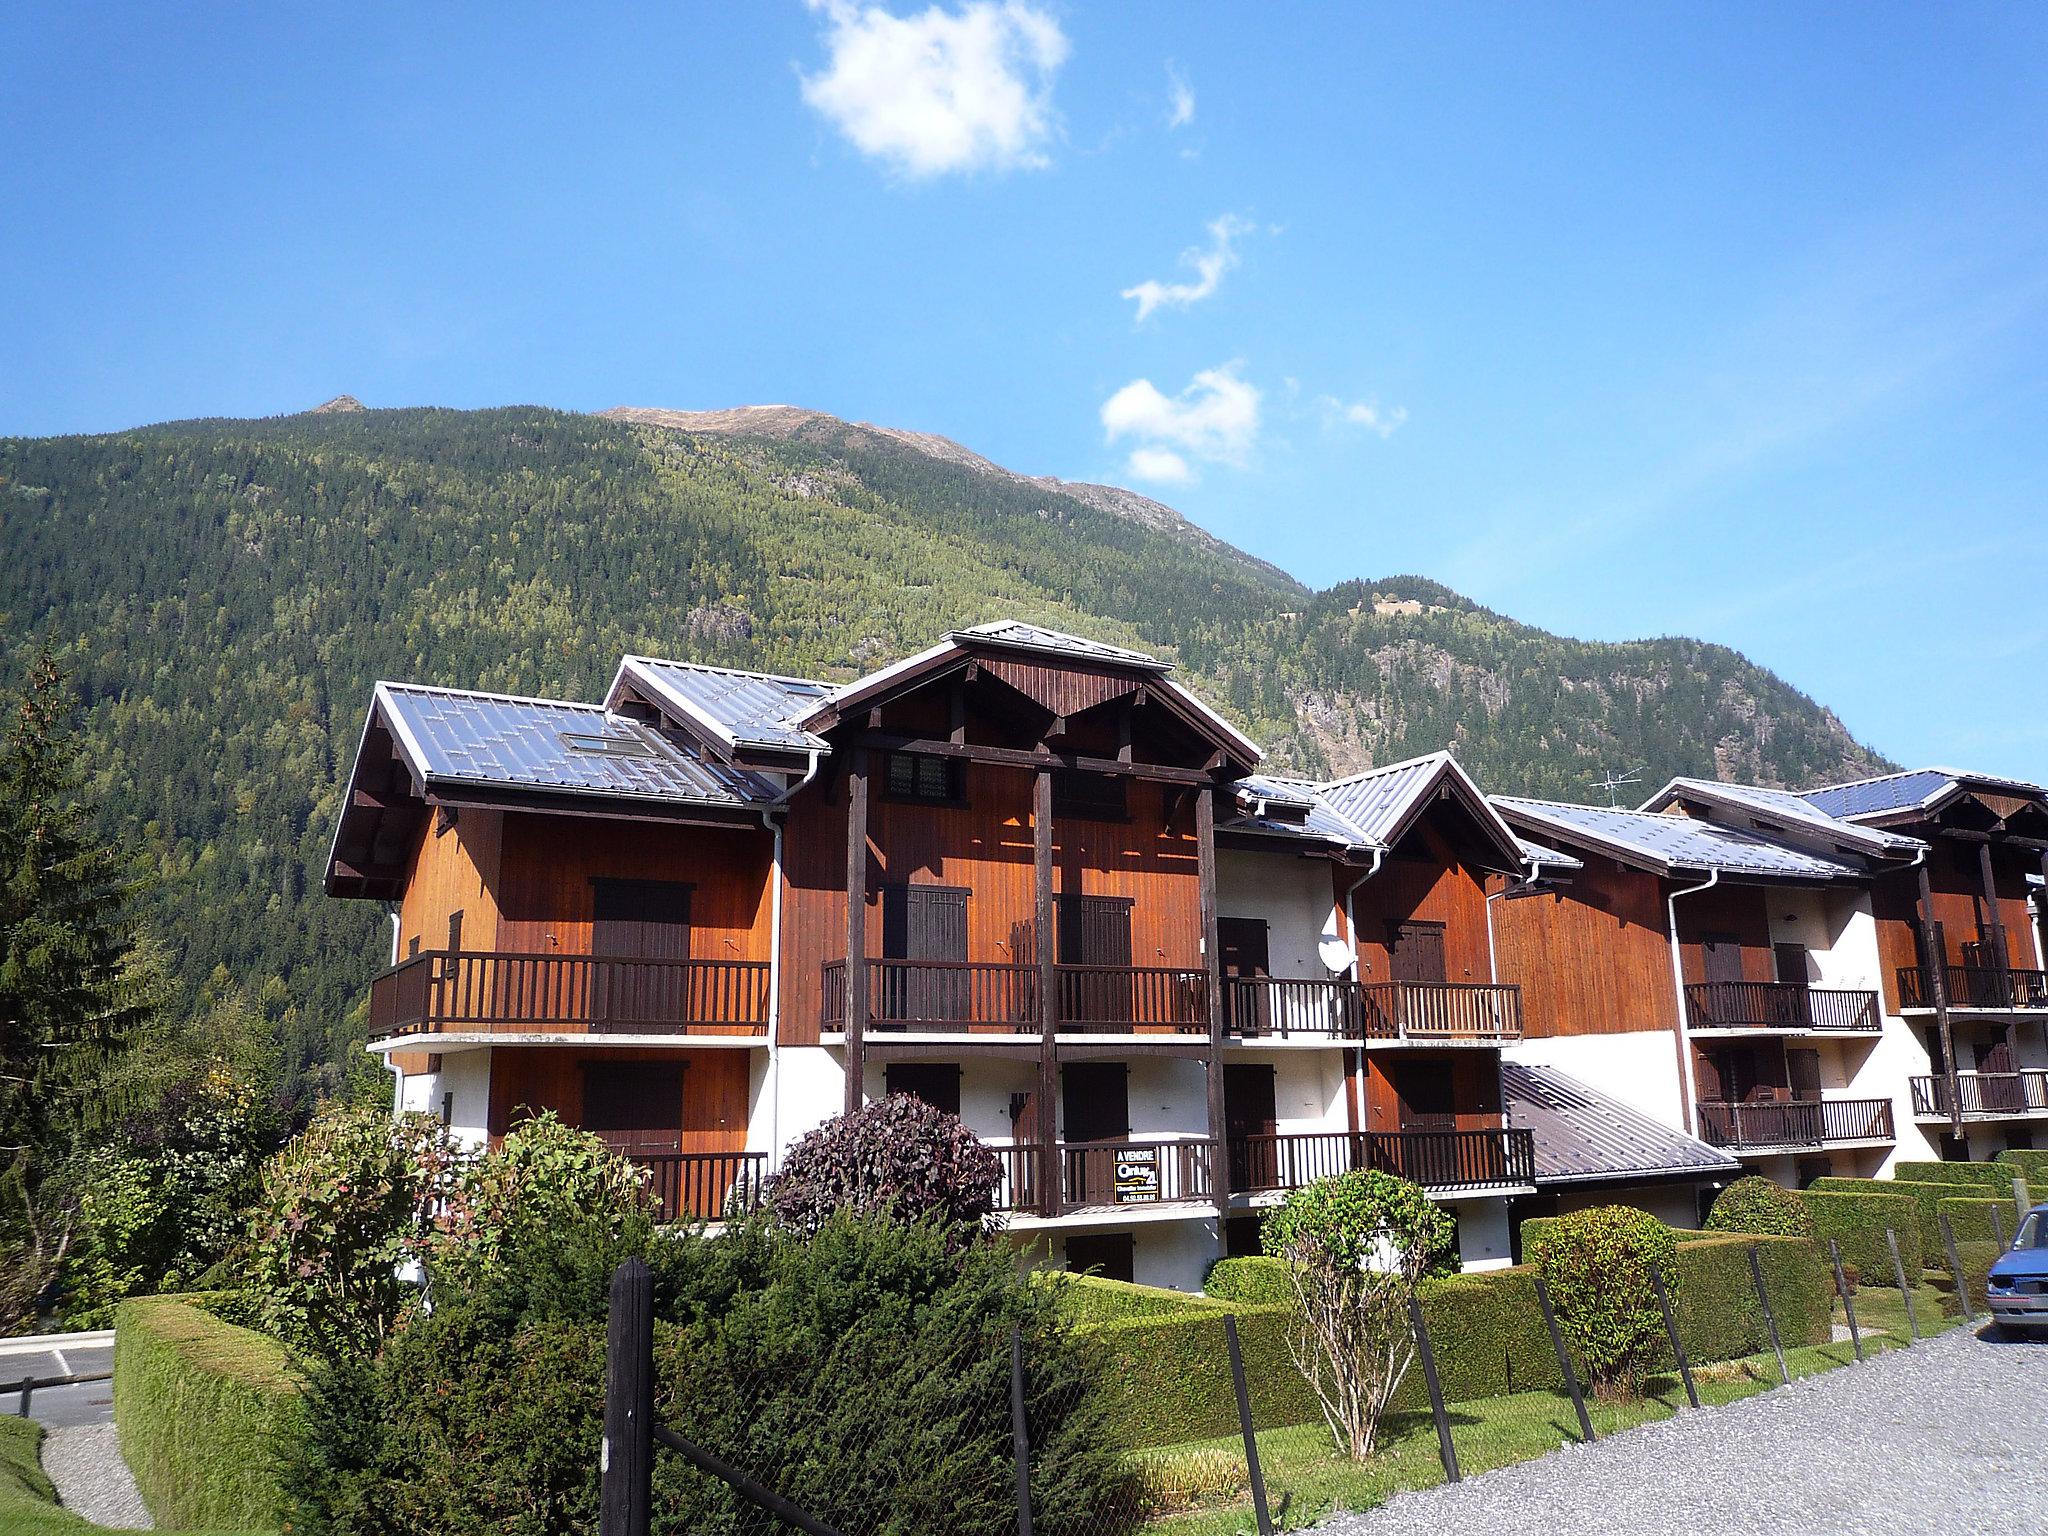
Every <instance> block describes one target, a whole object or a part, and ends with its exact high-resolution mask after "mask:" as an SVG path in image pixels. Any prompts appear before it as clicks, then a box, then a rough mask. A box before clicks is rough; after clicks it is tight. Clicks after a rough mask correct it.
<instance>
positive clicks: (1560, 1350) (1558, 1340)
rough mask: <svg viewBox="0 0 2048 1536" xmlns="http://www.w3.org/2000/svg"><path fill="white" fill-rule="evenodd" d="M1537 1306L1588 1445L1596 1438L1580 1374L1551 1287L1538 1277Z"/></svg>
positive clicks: (1573, 1409)
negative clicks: (1553, 1304)
mask: <svg viewBox="0 0 2048 1536" xmlns="http://www.w3.org/2000/svg"><path fill="white" fill-rule="evenodd" d="M1535 1279H1536V1305H1537V1307H1538V1308H1539V1309H1540V1310H1541V1311H1542V1313H1543V1326H1544V1327H1546V1328H1548V1329H1549V1330H1550V1347H1551V1348H1552V1349H1554V1350H1556V1351H1557V1369H1558V1373H1559V1374H1560V1375H1562V1376H1563V1377H1564V1385H1565V1390H1566V1391H1568V1392H1570V1393H1571V1395H1572V1411H1573V1412H1574V1413H1576V1414H1578V1416H1579V1433H1580V1434H1581V1435H1584V1436H1585V1437H1586V1440H1587V1442H1588V1443H1591V1441H1592V1440H1593V1438H1594V1435H1593V1420H1592V1417H1591V1415H1589V1414H1588V1413H1587V1412H1586V1399H1585V1397H1584V1396H1583V1395H1582V1394H1581V1393H1580V1391H1579V1373H1578V1372H1577V1371H1575V1370H1573V1369H1572V1354H1571V1351H1570V1350H1568V1349H1566V1348H1565V1347H1564V1334H1563V1333H1562V1332H1560V1331H1559V1329H1558V1326H1557V1314H1556V1313H1555V1312H1553V1311H1552V1310H1551V1307H1550V1287H1549V1286H1547V1285H1545V1284H1544V1283H1543V1277H1542V1276H1541V1275H1537V1276H1536V1277H1535Z"/></svg>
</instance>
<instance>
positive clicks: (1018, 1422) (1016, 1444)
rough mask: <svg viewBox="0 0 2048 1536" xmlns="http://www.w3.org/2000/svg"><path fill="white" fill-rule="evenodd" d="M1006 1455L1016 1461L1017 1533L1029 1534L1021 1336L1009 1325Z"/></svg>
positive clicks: (1028, 1441) (1027, 1441)
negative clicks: (1007, 1452) (1008, 1437)
mask: <svg viewBox="0 0 2048 1536" xmlns="http://www.w3.org/2000/svg"><path fill="white" fill-rule="evenodd" d="M1010 1455H1011V1457H1012V1459H1014V1460H1015V1462H1016V1464H1017V1536H1031V1426H1030V1425H1029V1424H1028V1423H1027V1422H1026V1421H1025V1418H1024V1336H1023V1334H1021V1333H1020V1332H1018V1330H1017V1328H1016V1327H1015V1325H1012V1326H1011V1328H1010Z"/></svg>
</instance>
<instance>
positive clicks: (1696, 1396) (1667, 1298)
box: [1650, 1264, 1700, 1408]
mask: <svg viewBox="0 0 2048 1536" xmlns="http://www.w3.org/2000/svg"><path fill="white" fill-rule="evenodd" d="M1650 1289H1651V1290H1653V1291H1655V1292H1656V1293H1657V1307H1658V1310H1660V1311H1661V1312H1663V1314H1664V1337H1665V1338H1667V1339H1669V1340H1670V1341H1671V1358H1672V1359H1673V1360H1675V1361H1677V1362H1678V1379H1679V1380H1680V1381H1682V1382H1684V1383H1685V1400H1686V1401H1687V1402H1688V1403H1691V1404H1692V1405H1693V1407H1695V1408H1697V1407H1699V1405H1700V1389H1699V1388H1698V1387H1696V1386H1694V1385H1693V1383H1692V1362H1691V1361H1690V1360H1688V1359H1686V1357H1685V1340H1683V1339H1681V1338H1680V1337H1679V1336H1678V1317H1677V1315H1676V1314H1675V1313H1673V1312H1672V1310H1671V1293H1670V1292H1669V1291H1667V1290H1665V1289H1664V1273H1663V1271H1662V1270H1660V1269H1658V1268H1657V1266H1656V1265H1654V1264H1652V1265H1651V1266H1650Z"/></svg>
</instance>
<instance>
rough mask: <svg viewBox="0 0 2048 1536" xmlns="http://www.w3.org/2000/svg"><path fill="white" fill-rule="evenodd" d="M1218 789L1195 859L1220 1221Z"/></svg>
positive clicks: (1204, 809)
mask: <svg viewBox="0 0 2048 1536" xmlns="http://www.w3.org/2000/svg"><path fill="white" fill-rule="evenodd" d="M1216 794H1217V790H1216V786H1215V785H1213V784H1207V785H1204V786H1203V787H1202V788H1200V789H1198V790H1196V791H1195V860H1196V866H1197V868H1198V869H1199V871H1200V885H1201V897H1202V985H1203V992H1204V996H1205V997H1206V998H1207V1001H1208V1008H1209V1054H1208V1062H1207V1071H1208V1074H1209V1139H1210V1141H1211V1143H1212V1144H1213V1146H1214V1149H1215V1150H1214V1152H1213V1154H1212V1155H1211V1157H1210V1159H1209V1179H1210V1184H1211V1186H1212V1187H1211V1190H1210V1193H1211V1195H1212V1197H1213V1198H1214V1199H1215V1201H1216V1213H1217V1215H1218V1216H1219V1217H1221V1216H1223V1215H1225V1214H1226V1213H1227V1212H1228V1211H1229V1210H1230V1142H1229V1140H1228V1139H1227V1137H1226V1135H1225V1129H1226V1118H1225V1113H1224V1108H1223V957H1222V947H1223V941H1222V939H1221V937H1220V936H1219V925H1218V923H1217V920H1216Z"/></svg>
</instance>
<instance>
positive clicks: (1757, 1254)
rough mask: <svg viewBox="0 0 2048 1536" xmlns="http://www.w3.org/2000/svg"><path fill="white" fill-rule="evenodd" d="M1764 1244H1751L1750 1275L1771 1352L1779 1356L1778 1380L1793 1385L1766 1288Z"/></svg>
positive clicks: (1786, 1384) (1776, 1320)
mask: <svg viewBox="0 0 2048 1536" xmlns="http://www.w3.org/2000/svg"><path fill="white" fill-rule="evenodd" d="M1762 1249H1763V1245H1762V1244H1761V1243H1751V1244H1750V1245H1749V1277H1750V1278H1751V1279H1752V1280H1754V1281H1755V1282H1756V1304H1757V1305H1758V1306H1760V1307H1762V1308H1763V1309H1764V1328H1765V1329H1766V1331H1768V1332H1769V1334H1770V1336H1771V1353H1772V1354H1774V1355H1776V1356H1777V1357H1778V1380H1779V1382H1780V1383H1782V1384H1783V1385H1785V1386H1788V1387H1789V1386H1791V1385H1792V1373H1791V1372H1790V1371H1789V1370H1787V1369H1786V1368H1785V1346H1784V1345H1783V1344H1780V1343H1779V1342H1778V1319H1777V1317H1776V1315H1775V1314H1773V1313H1772V1311H1771V1297H1770V1293H1769V1292H1768V1291H1767V1290H1766V1289H1765V1288H1764V1261H1763V1256H1762Z"/></svg>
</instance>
